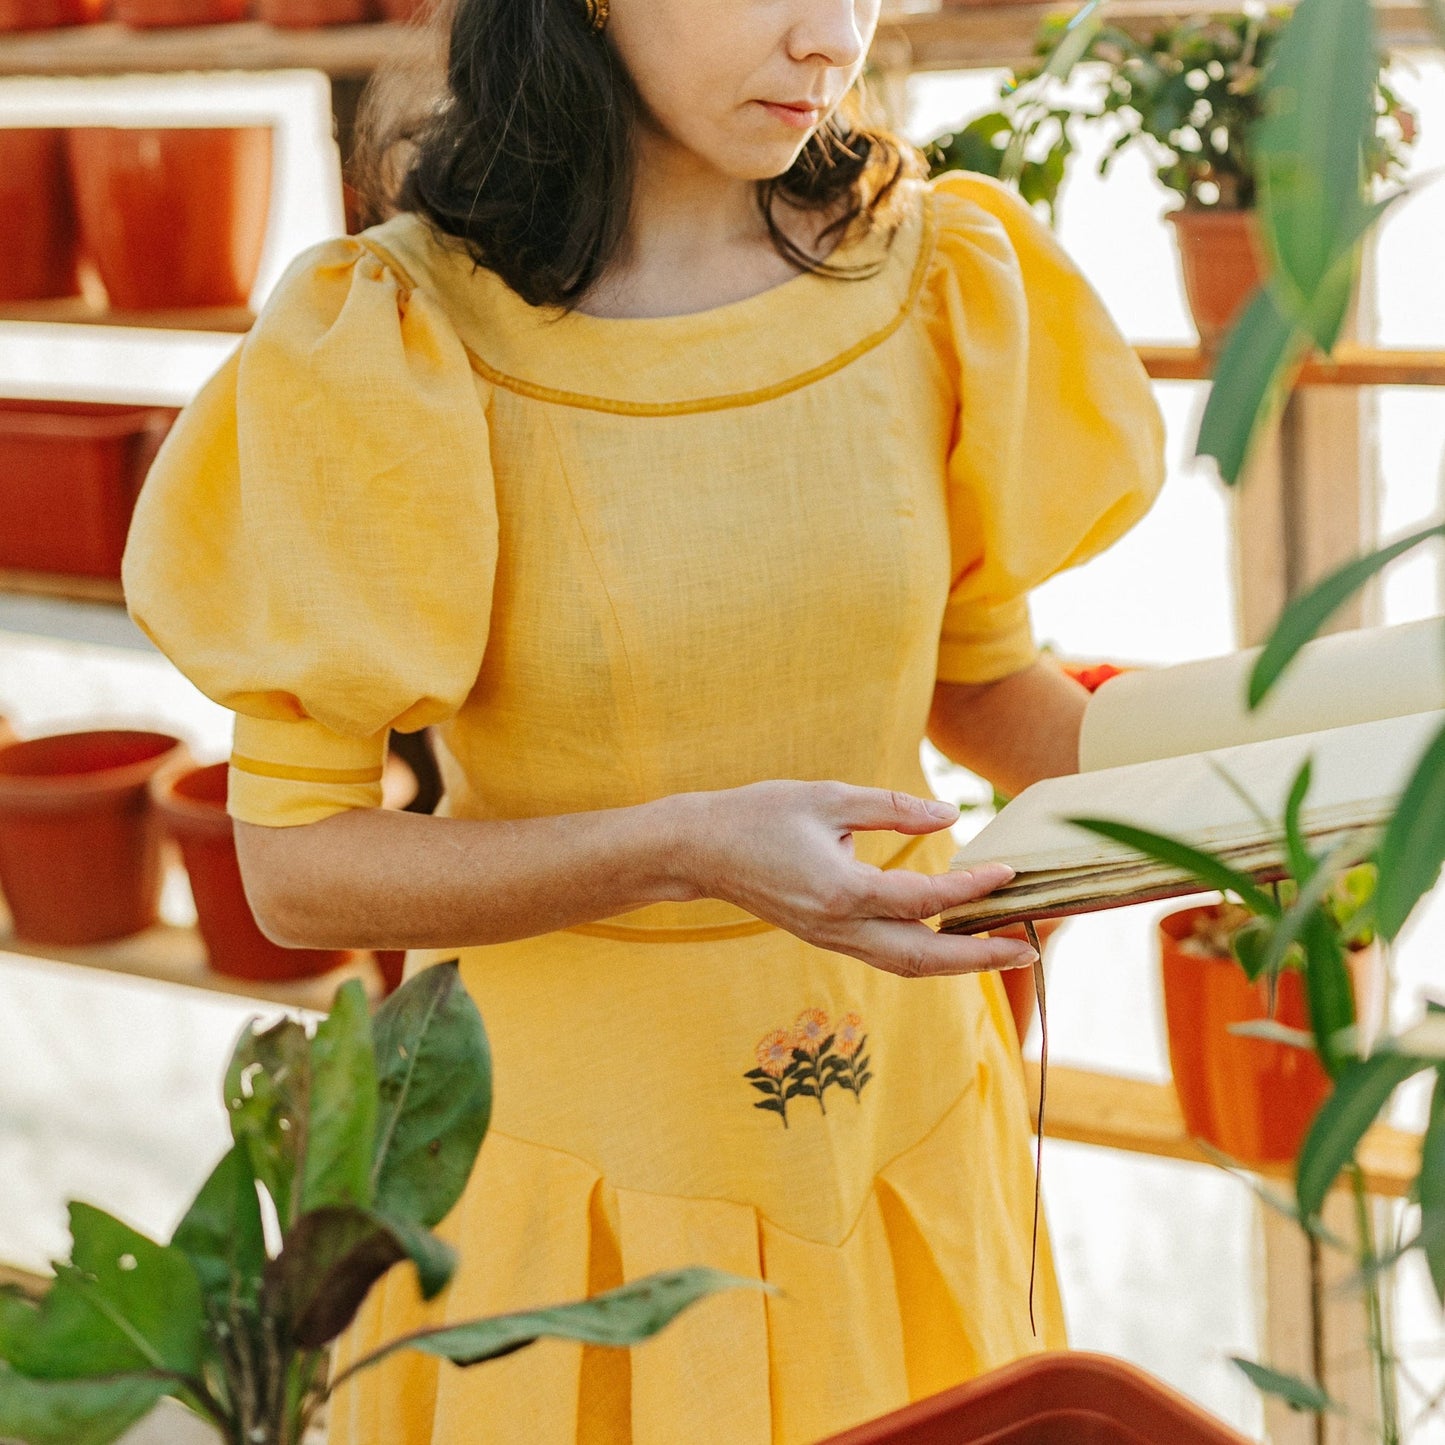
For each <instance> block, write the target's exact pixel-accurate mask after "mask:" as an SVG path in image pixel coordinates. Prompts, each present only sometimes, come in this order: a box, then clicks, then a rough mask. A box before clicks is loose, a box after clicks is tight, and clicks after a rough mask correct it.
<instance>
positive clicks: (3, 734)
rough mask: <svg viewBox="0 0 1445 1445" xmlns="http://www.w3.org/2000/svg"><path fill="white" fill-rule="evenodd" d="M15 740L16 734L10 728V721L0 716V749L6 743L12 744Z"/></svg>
mask: <svg viewBox="0 0 1445 1445" xmlns="http://www.w3.org/2000/svg"><path fill="white" fill-rule="evenodd" d="M15 740H16V732H15V729H14V728H13V727H11V726H10V719H9V718H8V717H5V716H4V715H3V714H0V748H3V747H4V746H5V745H6V744H7V743H13V742H14V741H15Z"/></svg>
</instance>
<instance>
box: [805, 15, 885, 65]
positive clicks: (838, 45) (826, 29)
mask: <svg viewBox="0 0 1445 1445" xmlns="http://www.w3.org/2000/svg"><path fill="white" fill-rule="evenodd" d="M876 9H877V4H876V0H801V3H800V4H799V6H798V17H797V20H796V21H795V22H794V25H793V28H792V31H791V33H790V34H789V37H788V53H789V55H791V57H792V58H793V59H794V60H814V59H819V60H823V61H826V63H827V64H828V65H830V66H837V67H839V68H841V69H847V68H848V67H850V66H853V65H856V64H857V63H858V62H859V61H860V60H861V59H862V58H863V52H864V50H865V49H866V48H867V44H868V37H867V35H866V34H865V31H866V30H868V29H871V27H870V26H868V25H867V24H866V23H865V22H866V16H865V12H866V14H868V15H871V14H872V13H874V12H875V11H876Z"/></svg>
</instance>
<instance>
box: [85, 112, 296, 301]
mask: <svg viewBox="0 0 1445 1445" xmlns="http://www.w3.org/2000/svg"><path fill="white" fill-rule="evenodd" d="M271 149H272V141H271V127H270V126H229V127H219V128H186V127H176V128H164V129H140V128H121V127H114V126H84V127H80V128H77V129H75V130H72V131H70V132H69V153H70V167H71V176H72V179H73V181H74V185H75V195H76V203H77V207H78V209H79V212H80V228H81V235H82V237H83V240H84V245H85V249H86V252H87V253H88V254H89V255H91V256H92V257H94V259H95V263H96V267H97V269H98V270H99V271H100V278H101V280H102V281H103V282H104V283H105V289H106V292H107V294H108V295H109V297H110V304H111V305H112V306H113V307H115V308H116V309H117V310H120V311H159V310H166V309H170V308H175V307H203V306H244V305H245V304H246V299H247V297H249V296H250V294H251V287H252V286H253V285H254V283H255V280H256V270H257V267H258V266H259V265H260V261H261V247H262V244H263V242H264V241H265V239H266V218H267V215H268V213H269V210H270V203H271Z"/></svg>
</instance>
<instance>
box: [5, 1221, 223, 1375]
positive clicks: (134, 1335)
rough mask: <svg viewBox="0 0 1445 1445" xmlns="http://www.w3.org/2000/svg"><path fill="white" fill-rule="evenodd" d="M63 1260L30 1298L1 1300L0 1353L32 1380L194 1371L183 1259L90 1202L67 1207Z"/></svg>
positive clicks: (192, 1289) (194, 1283)
mask: <svg viewBox="0 0 1445 1445" xmlns="http://www.w3.org/2000/svg"><path fill="white" fill-rule="evenodd" d="M70 1231H71V1235H72V1237H73V1239H74V1246H73V1248H72V1250H71V1263H70V1264H61V1265H57V1266H56V1273H55V1280H54V1282H53V1283H52V1284H51V1286H50V1288H49V1289H48V1290H47V1291H46V1293H45V1295H44V1296H43V1297H42V1298H41V1299H40V1301H39V1302H38V1303H36V1304H32V1303H30V1302H29V1301H25V1300H22V1299H19V1298H18V1297H16V1296H14V1295H7V1296H6V1297H4V1299H3V1300H0V1359H5V1360H8V1361H9V1362H10V1363H11V1364H12V1365H14V1366H15V1368H16V1369H17V1370H19V1371H20V1372H21V1373H22V1374H25V1375H29V1376H31V1377H32V1378H34V1379H40V1380H74V1379H81V1378H84V1377H87V1376H96V1375H122V1374H134V1373H137V1372H140V1371H146V1370H157V1371H163V1372H168V1373H171V1374H173V1375H194V1374H195V1372H196V1370H197V1368H198V1367H199V1364H200V1358H201V1342H202V1332H203V1329H204V1324H205V1315H204V1311H203V1309H202V1305H201V1286H200V1282H199V1281H198V1280H197V1278H196V1274H195V1271H194V1270H193V1269H192V1268H191V1265H190V1261H189V1260H188V1259H187V1258H186V1257H185V1255H184V1254H182V1253H181V1252H180V1251H179V1250H177V1249H171V1248H169V1247H167V1246H165V1245H160V1244H157V1243H156V1242H155V1241H154V1240H151V1239H147V1238H146V1237H145V1235H143V1234H139V1233H137V1232H136V1231H135V1230H134V1229H132V1228H131V1227H130V1226H129V1225H127V1224H122V1223H121V1221H120V1220H118V1219H114V1218H112V1217H111V1216H110V1215H108V1214H106V1213H104V1212H103V1211H101V1210H99V1209H95V1208H94V1207H92V1206H91V1205H88V1204H72V1205H71V1206H70Z"/></svg>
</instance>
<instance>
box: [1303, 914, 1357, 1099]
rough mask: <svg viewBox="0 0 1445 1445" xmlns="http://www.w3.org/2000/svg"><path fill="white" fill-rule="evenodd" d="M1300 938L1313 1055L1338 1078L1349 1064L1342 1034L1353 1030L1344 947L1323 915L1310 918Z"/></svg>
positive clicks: (1351, 996) (1353, 998)
mask: <svg viewBox="0 0 1445 1445" xmlns="http://www.w3.org/2000/svg"><path fill="white" fill-rule="evenodd" d="M1300 937H1301V940H1302V942H1303V943H1304V947H1305V956H1306V959H1307V963H1306V965H1305V993H1306V995H1307V997H1308V998H1309V1005H1310V1028H1311V1029H1312V1030H1313V1032H1314V1036H1315V1052H1316V1053H1317V1054H1318V1055H1319V1057H1320V1062H1321V1063H1323V1064H1324V1066H1325V1068H1326V1069H1327V1070H1328V1071H1329V1074H1330V1077H1331V1078H1338V1077H1339V1075H1340V1072H1341V1070H1342V1069H1344V1068H1345V1067H1346V1065H1347V1063H1348V1061H1349V1057H1350V1056H1349V1055H1348V1054H1347V1053H1346V1052H1345V1051H1344V1050H1343V1049H1342V1048H1341V1047H1340V1043H1339V1039H1340V1035H1341V1033H1342V1032H1343V1031H1344V1030H1347V1029H1353V1025H1354V1022H1355V995H1354V990H1353V989H1352V988H1351V986H1350V971H1349V969H1348V968H1347V967H1346V965H1345V946H1344V944H1343V943H1341V942H1340V936H1339V934H1338V933H1336V932H1335V930H1334V928H1333V927H1332V926H1331V925H1330V921H1329V919H1328V918H1326V917H1325V916H1324V914H1323V913H1320V912H1318V911H1317V912H1315V913H1313V914H1311V915H1310V916H1309V918H1308V921H1307V922H1306V923H1305V925H1304V927H1303V928H1302V929H1301V930H1300Z"/></svg>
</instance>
